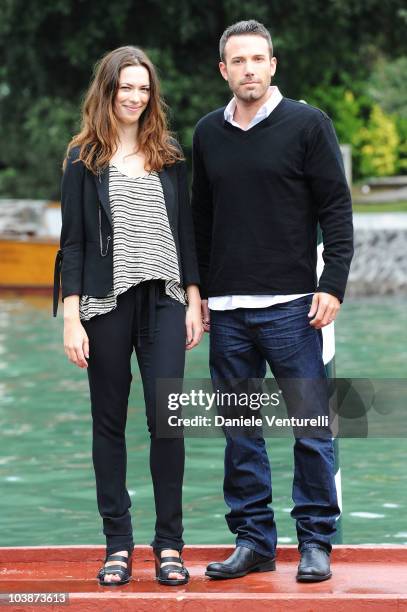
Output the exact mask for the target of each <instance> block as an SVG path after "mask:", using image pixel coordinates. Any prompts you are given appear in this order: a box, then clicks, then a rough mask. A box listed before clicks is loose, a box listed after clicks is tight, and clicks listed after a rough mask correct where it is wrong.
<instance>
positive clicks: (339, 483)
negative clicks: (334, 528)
mask: <svg viewBox="0 0 407 612" xmlns="http://www.w3.org/2000/svg"><path fill="white" fill-rule="evenodd" d="M335 485H336V495H337V498H338V506H339V508H340V510H341V514H342V507H343V506H342V480H341V468H339V469H338V471H337V472H336V474H335ZM338 518H340V517H338Z"/></svg>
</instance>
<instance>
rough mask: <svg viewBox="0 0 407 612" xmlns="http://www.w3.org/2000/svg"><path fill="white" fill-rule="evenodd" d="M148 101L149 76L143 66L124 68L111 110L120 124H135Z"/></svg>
mask: <svg viewBox="0 0 407 612" xmlns="http://www.w3.org/2000/svg"><path fill="white" fill-rule="evenodd" d="M149 99H150V75H149V73H148V70H147V68H145V67H144V66H126V67H125V68H122V69H121V71H120V78H119V87H118V90H117V93H116V96H115V98H114V104H113V110H114V114H115V115H116V118H117V120H118V121H119V122H120V123H123V124H126V125H131V124H134V123H136V122H137V121H138V120H139V119H140V117H141V115H142V113H143V112H144V111H145V109H146V108H147V105H148V101H149Z"/></svg>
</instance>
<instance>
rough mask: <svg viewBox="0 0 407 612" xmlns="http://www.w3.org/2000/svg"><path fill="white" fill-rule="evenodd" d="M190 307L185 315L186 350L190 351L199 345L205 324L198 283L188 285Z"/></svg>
mask: <svg viewBox="0 0 407 612" xmlns="http://www.w3.org/2000/svg"><path fill="white" fill-rule="evenodd" d="M187 296H188V308H187V310H186V316H185V326H186V332H187V339H186V347H185V348H186V350H187V351H189V350H191V349H192V348H194V347H195V346H197V345H198V344H199V343H200V341H201V339H202V336H203V332H204V329H203V325H202V315H201V296H200V295H199V289H198V286H197V285H189V286H188V287H187Z"/></svg>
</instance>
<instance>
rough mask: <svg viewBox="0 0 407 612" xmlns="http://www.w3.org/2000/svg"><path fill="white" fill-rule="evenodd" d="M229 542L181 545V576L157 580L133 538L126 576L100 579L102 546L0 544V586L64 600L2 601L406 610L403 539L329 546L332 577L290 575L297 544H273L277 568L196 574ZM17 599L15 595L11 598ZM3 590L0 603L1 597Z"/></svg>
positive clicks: (225, 551)
mask: <svg viewBox="0 0 407 612" xmlns="http://www.w3.org/2000/svg"><path fill="white" fill-rule="evenodd" d="M232 550H233V547H232V546H188V547H186V548H185V550H184V559H185V564H186V566H187V567H188V569H189V572H190V574H191V580H190V582H189V584H187V585H185V586H182V587H165V586H161V585H159V584H158V583H157V582H156V581H155V579H154V562H153V557H152V553H151V549H150V548H149V547H147V546H136V548H135V550H134V553H133V580H132V581H131V582H130V583H129V584H128V585H124V586H121V587H113V588H109V587H101V586H99V584H98V582H97V581H96V579H95V576H96V573H97V571H98V570H99V568H100V567H101V565H102V562H103V559H104V547H102V546H41V547H36V546H32V547H31V546H30V547H24V548H23V547H21V548H20V547H17V548H5V547H4V548H0V593H2V594H4V593H13V594H22V593H68V594H69V604H67V605H61V604H60V603H56V604H48V605H46V606H44V605H41V604H39V603H37V604H35V605H31V604H30V603H23V602H21V603H18V602H16V603H14V604H9V605H8V609H12V610H21V611H23V612H29V611H30V610H32V611H40V610H48V611H51V610H64V609H66V610H67V611H68V610H70V609H71V610H75V612H76V611H77V610H78V611H81V612H82V611H83V612H84V611H91V610H92V611H96V610H97V611H98V612H105V611H106V612H107V611H109V612H114V611H116V610H117V611H119V610H120V611H122V610H123V611H130V610H131V611H137V612H144V611H147V610H148V612H151V608H152V607H153V608H154V612H161V611H164V610H166V611H167V610H182V611H188V612H193V611H195V610H200V612H204V611H211V612H215V611H216V612H218V611H219V612H240V611H244V612H251V611H253V612H263V611H266V610H267V611H270V610H273V611H279V610H293V611H294V610H295V612H299V611H301V612H311V611H315V612H325V611H328V610H329V611H332V610H334V609H335V612H343V611H346V612H348V611H349V612H358V611H359V610H365V611H369V612H370V611H371V610H372V611H377V612H387V610H389V611H390V610H391V611H392V612H393V611H395V610H397V611H406V612H407V546H370V545H369V546H335V548H334V552H333V554H332V571H333V577H332V578H331V580H327V581H325V582H321V583H313V584H302V583H297V582H296V581H295V574H296V569H297V565H298V560H299V556H298V552H297V548H296V547H295V546H280V547H279V548H278V556H277V571H275V572H266V573H262V574H256V573H253V574H249V575H248V576H245V577H243V578H237V579H234V580H211V579H209V578H207V577H205V576H204V572H205V567H206V565H207V563H209V562H210V561H217V560H223V559H225V558H226V557H227V556H229V555H230V553H231V551H232ZM16 599H17V598H16ZM4 603H5V601H4V595H3V596H2V598H1V600H0V606H1V605H2V604H4Z"/></svg>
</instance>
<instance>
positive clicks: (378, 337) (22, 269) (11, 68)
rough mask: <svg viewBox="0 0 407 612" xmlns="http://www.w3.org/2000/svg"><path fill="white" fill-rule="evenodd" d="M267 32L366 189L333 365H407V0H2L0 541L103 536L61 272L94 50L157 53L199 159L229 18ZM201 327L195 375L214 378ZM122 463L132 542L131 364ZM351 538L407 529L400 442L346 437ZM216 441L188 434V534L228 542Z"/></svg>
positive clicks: (283, 508) (143, 507)
mask: <svg viewBox="0 0 407 612" xmlns="http://www.w3.org/2000/svg"><path fill="white" fill-rule="evenodd" d="M250 18H254V19H257V20H259V21H261V22H262V23H264V24H265V25H266V26H267V27H268V28H269V30H270V32H271V35H272V39H273V43H274V53H275V55H276V57H277V59H278V68H277V73H276V77H275V79H274V83H275V84H277V85H278V86H279V88H280V90H281V91H282V93H283V95H285V96H287V97H290V98H293V99H302V100H305V101H306V102H307V103H309V104H313V105H316V106H318V107H319V108H321V109H323V110H324V111H325V112H327V113H328V114H329V115H330V116H331V118H332V119H333V121H334V125H335V128H336V131H337V134H338V139H339V141H340V144H341V146H342V151H343V155H344V162H345V166H346V170H347V176H348V180H349V183H350V186H351V189H352V195H353V202H354V211H355V215H354V223H355V243H356V252H355V258H354V261H353V264H352V269H351V275H350V280H349V287H348V293H347V297H346V298H345V302H344V304H343V306H342V310H341V313H340V317H339V319H338V321H337V323H336V325H335V334H336V373H337V376H344V377H353V378H358V377H369V378H399V379H400V378H406V373H407V371H406V357H407V348H406V340H407V331H406V330H407V308H406V294H407V248H406V247H407V81H406V77H405V75H406V73H407V9H406V8H405V3H404V2H402V1H399V0H387V1H385V0H366V1H364V2H353V1H352V0H341V1H338V0H324V1H322V0H307V2H305V1H303V0H284V2H283V1H282V0H272V1H269V2H266V1H264V0H256V1H245V0H219V1H215V0H213V1H210V0H209V1H208V0H207V1H205V0H204V1H202V0H200V1H198V0H191V1H186V0H178V1H175V0H166V1H165V2H164V0H145V1H144V2H136V1H134V0H121V2H120V3H118V2H114V1H112V0H111V1H107V0H98V1H97V2H96V1H94V0H42V1H40V0H24V2H23V1H22V0H3V1H2V3H1V5H0V50H1V57H2V64H1V66H0V117H1V135H0V138H1V140H0V142H1V147H0V290H1V292H0V428H1V434H2V444H1V452H0V534H1V535H0V537H1V539H0V545H3V546H26V545H40V544H92V543H96V544H99V543H100V544H102V543H104V538H103V535H102V533H101V524H100V518H99V515H98V512H97V507H96V498H95V485H94V478H93V468H92V462H91V419H90V406H89V394H88V385H87V377H86V372H83V371H81V370H79V369H77V368H75V366H73V365H72V364H70V363H69V362H68V361H67V359H66V357H65V355H64V352H63V346H62V331H63V321H62V316H61V314H62V309H61V310H60V314H59V317H58V318H56V319H54V318H52V313H51V309H52V304H51V295H50V287H51V284H52V281H53V261H54V257H55V253H56V251H57V249H58V237H59V226H60V210H59V196H60V192H59V186H60V178H61V165H62V159H63V156H64V152H65V150H66V146H67V144H68V142H69V140H70V139H71V137H72V135H73V134H74V133H76V132H77V131H78V130H79V124H80V106H81V101H82V98H83V94H84V92H85V90H86V88H87V86H88V84H89V80H90V77H91V74H92V70H93V66H94V63H95V62H96V60H97V59H99V57H100V56H101V55H103V54H104V53H105V52H107V51H109V50H111V49H114V48H115V47H118V46H121V45H125V44H132V45H138V46H141V47H143V48H144V49H145V50H146V51H147V53H148V54H149V55H150V57H151V59H152V60H153V61H154V62H155V64H156V65H157V68H158V71H159V75H160V78H161V83H162V93H163V97H164V99H165V101H166V102H167V104H168V105H169V108H170V123H171V128H172V129H173V130H174V132H175V133H176V135H177V137H178V139H179V140H180V142H181V144H182V146H183V148H184V152H185V154H186V156H187V158H188V160H190V151H191V140H192V133H193V129H194V126H195V124H196V122H197V121H198V119H199V118H200V117H201V116H202V115H204V114H206V113H207V112H209V111H211V110H213V109H214V108H217V107H219V106H222V105H224V104H226V103H227V102H228V100H229V99H230V92H229V90H228V88H227V85H226V84H225V82H224V81H223V79H221V77H220V75H219V72H218V67H217V64H218V42H219V38H220V36H221V34H222V32H223V30H224V29H225V28H226V27H227V26H228V25H230V24H231V23H234V22H235V21H239V20H241V19H250ZM207 361H208V337H207V336H206V337H205V339H204V341H203V342H202V344H201V345H200V346H199V347H198V348H196V349H195V350H193V351H192V352H190V353H188V355H187V368H186V376H187V377H190V378H199V377H207V376H208V367H207ZM133 376H134V378H133V387H132V392H131V396H130V402H129V419H128V428H127V440H128V444H127V446H128V478H127V484H128V489H129V492H130V495H131V499H132V513H133V525H134V530H135V539H136V542H137V543H139V544H140V543H148V542H150V541H151V538H152V533H153V526H154V520H155V519H154V508H153V497H152V487H151V481H150V475H149V471H148V447H149V443H148V436H147V428H146V424H145V417H144V403H143V397H142V392H141V384H140V379H139V376H138V369H137V364H136V363H135V362H134V364H133ZM268 448H269V454H270V458H271V463H272V474H273V483H274V486H273V491H274V494H273V507H274V509H275V512H276V520H277V527H278V533H279V541H280V543H295V542H296V536H295V526H294V523H293V521H292V520H291V518H290V516H289V512H290V510H291V508H292V500H291V480H292V444H291V441H290V440H288V439H273V440H268ZM339 448H340V464H341V474H342V495H343V542H344V543H380V542H382V543H396V544H407V525H406V522H405V517H406V515H407V486H406V485H407V475H406V471H405V465H406V461H407V447H406V441H405V440H404V439H398V438H392V439H385V438H382V439H381V438H375V439H370V440H369V439H367V440H361V439H344V440H340V441H339ZM222 475H223V440H221V439H188V440H187V464H186V476H185V487H184V505H185V534H184V535H185V541H186V542H187V543H213V544H216V543H232V542H233V538H232V536H231V535H230V534H229V532H228V531H227V528H226V524H225V521H224V514H225V512H226V507H225V505H224V502H223V496H222Z"/></svg>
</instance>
